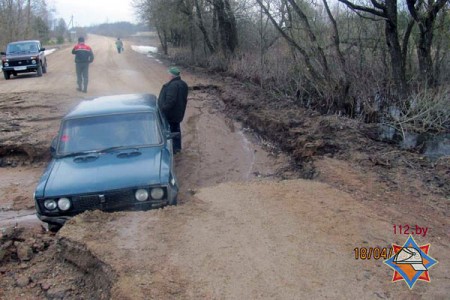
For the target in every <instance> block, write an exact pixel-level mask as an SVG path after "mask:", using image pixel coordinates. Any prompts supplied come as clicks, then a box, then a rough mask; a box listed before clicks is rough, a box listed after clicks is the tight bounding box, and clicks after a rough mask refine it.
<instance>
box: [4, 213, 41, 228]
mask: <svg viewBox="0 0 450 300" xmlns="http://www.w3.org/2000/svg"><path fill="white" fill-rule="evenodd" d="M40 223H41V221H40V220H39V219H38V218H37V216H36V211H35V210H34V209H33V210H9V211H0V228H2V227H9V226H15V225H17V224H20V225H21V226H25V225H35V224H40Z"/></svg>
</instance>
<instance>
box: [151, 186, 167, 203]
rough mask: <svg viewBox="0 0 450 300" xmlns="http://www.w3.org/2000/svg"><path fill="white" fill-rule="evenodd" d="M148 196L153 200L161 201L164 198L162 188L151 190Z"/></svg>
mask: <svg viewBox="0 0 450 300" xmlns="http://www.w3.org/2000/svg"><path fill="white" fill-rule="evenodd" d="M150 195H151V196H152V198H153V199H155V200H159V199H162V197H164V190H163V189H162V188H153V189H152V191H151V192H150Z"/></svg>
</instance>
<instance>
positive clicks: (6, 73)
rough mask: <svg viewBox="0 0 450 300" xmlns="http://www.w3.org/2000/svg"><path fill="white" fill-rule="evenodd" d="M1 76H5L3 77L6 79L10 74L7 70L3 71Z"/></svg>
mask: <svg viewBox="0 0 450 300" xmlns="http://www.w3.org/2000/svg"><path fill="white" fill-rule="evenodd" d="M3 76H5V79H6V80H8V79H9V78H10V76H11V74H9V72H8V71H3Z"/></svg>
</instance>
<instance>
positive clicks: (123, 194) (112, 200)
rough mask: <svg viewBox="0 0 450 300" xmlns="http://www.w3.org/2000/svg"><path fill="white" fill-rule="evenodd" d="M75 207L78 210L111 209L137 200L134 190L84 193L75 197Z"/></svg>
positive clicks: (125, 205)
mask: <svg viewBox="0 0 450 300" xmlns="http://www.w3.org/2000/svg"><path fill="white" fill-rule="evenodd" d="M72 202H73V208H74V210H76V211H83V210H87V209H102V210H111V209H116V208H122V207H127V206H130V205H132V204H133V203H135V202H136V200H135V198H134V193H133V191H132V190H126V191H115V192H109V193H105V194H96V195H82V196H75V197H73V201H72Z"/></svg>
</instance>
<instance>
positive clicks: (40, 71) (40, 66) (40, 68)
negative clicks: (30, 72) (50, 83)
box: [37, 64, 42, 77]
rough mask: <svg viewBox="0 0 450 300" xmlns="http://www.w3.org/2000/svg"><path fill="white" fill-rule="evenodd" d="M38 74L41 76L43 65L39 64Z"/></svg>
mask: <svg viewBox="0 0 450 300" xmlns="http://www.w3.org/2000/svg"><path fill="white" fill-rule="evenodd" d="M37 76H38V77H41V76H42V65H41V64H39V66H38V67H37Z"/></svg>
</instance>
